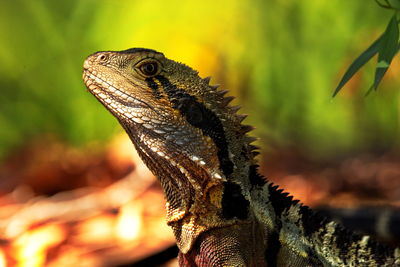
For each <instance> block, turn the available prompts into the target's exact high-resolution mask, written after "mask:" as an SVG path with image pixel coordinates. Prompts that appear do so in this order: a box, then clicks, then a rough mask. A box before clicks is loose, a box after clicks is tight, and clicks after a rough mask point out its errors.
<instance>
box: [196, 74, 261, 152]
mask: <svg viewBox="0 0 400 267" xmlns="http://www.w3.org/2000/svg"><path fill="white" fill-rule="evenodd" d="M210 80H211V77H206V78H204V79H203V81H204V82H206V83H207V84H208V86H209V87H210V88H211V89H212V90H216V89H217V88H218V85H215V86H212V85H210ZM227 93H228V90H216V91H215V94H216V95H217V96H218V97H220V98H221V100H219V102H220V104H221V106H220V107H221V108H223V109H227V110H228V112H229V113H231V114H233V115H234V116H235V117H236V119H237V121H238V123H239V124H240V126H239V127H240V129H239V132H240V133H241V134H242V135H243V136H244V142H245V143H246V144H247V145H248V147H249V151H250V153H251V155H252V156H253V157H256V156H257V155H259V154H260V152H259V151H258V150H259V147H258V146H255V145H252V144H251V143H253V142H254V141H256V140H257V138H255V137H252V136H248V135H247V133H249V132H250V131H252V130H254V127H253V126H251V125H245V124H242V122H243V121H244V119H246V118H247V116H248V115H247V114H237V112H238V111H239V110H240V108H241V107H240V106H230V105H229V104H230V103H231V102H232V100H234V99H235V97H233V96H225V95H226V94H227Z"/></svg>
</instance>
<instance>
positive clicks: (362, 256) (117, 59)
mask: <svg viewBox="0 0 400 267" xmlns="http://www.w3.org/2000/svg"><path fill="white" fill-rule="evenodd" d="M83 79H84V82H85V84H86V86H87V87H88V89H89V91H90V92H91V93H92V94H93V95H94V96H95V97H96V98H97V99H98V100H99V101H100V102H101V103H102V104H103V105H104V106H105V107H106V108H107V109H108V110H109V111H110V112H111V113H112V114H113V115H114V116H115V117H116V118H117V119H118V121H119V122H120V123H121V125H122V126H123V128H124V129H125V130H126V132H127V133H128V135H129V137H130V138H131V140H132V142H133V143H134V145H135V147H136V149H137V150H138V153H139V155H140V156H141V157H142V159H143V160H144V162H145V163H146V164H147V166H148V167H149V168H150V170H151V171H152V172H153V173H154V174H155V175H156V176H157V178H158V179H159V181H160V183H161V186H162V188H163V190H164V194H165V198H166V201H167V205H166V206H167V223H168V225H169V226H170V227H171V228H172V230H173V232H174V234H175V237H176V240H177V245H178V247H179V250H180V253H179V264H180V266H202V267H208V266H209V267H211V266H217V267H218V266H221V267H222V266H292V267H303V266H304V267H305V266H327V267H328V266H341V267H344V266H371V267H372V266H400V249H399V248H389V247H386V246H383V245H381V244H378V243H376V242H375V241H372V240H371V239H370V238H369V237H367V236H359V235H356V234H353V233H351V232H350V231H348V230H346V229H344V228H343V227H342V226H341V225H339V224H337V223H334V222H330V221H328V220H326V219H324V218H320V217H318V216H316V215H314V214H313V212H312V211H311V210H310V209H309V208H308V207H306V206H303V205H301V204H300V203H299V202H298V201H297V200H293V198H292V197H291V196H289V195H288V193H286V192H283V190H282V189H279V188H278V187H277V186H275V185H273V184H272V183H270V182H267V181H266V179H265V178H264V177H263V176H261V175H260V174H259V173H258V165H257V162H256V161H255V159H254V157H255V156H256V155H257V154H258V151H257V149H258V147H256V146H253V145H251V143H252V142H254V141H255V139H254V138H252V137H249V136H247V133H248V132H249V131H251V130H253V129H254V128H253V127H252V126H249V125H243V124H242V123H241V122H242V121H243V120H244V119H245V118H246V115H240V114H237V111H238V110H239V107H237V106H229V103H230V102H231V101H232V99H233V97H230V96H228V97H225V95H226V93H227V91H226V90H217V88H218V86H217V85H210V84H209V83H210V77H206V78H204V79H202V78H200V77H199V76H198V73H197V72H196V71H194V70H192V69H191V68H189V67H188V66H186V65H184V64H181V63H177V62H175V61H173V60H170V59H168V58H166V57H165V56H164V55H163V54H162V53H159V52H157V51H154V50H151V49H145V48H134V49H128V50H124V51H117V52H113V51H106V52H97V53H95V54H93V55H90V56H89V57H88V58H87V59H86V61H85V63H84V73H83Z"/></svg>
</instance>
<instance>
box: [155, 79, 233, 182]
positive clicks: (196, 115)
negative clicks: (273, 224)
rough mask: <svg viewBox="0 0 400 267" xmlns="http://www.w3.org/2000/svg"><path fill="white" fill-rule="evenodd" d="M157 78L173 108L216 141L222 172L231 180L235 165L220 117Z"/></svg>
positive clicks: (183, 92)
mask: <svg viewBox="0 0 400 267" xmlns="http://www.w3.org/2000/svg"><path fill="white" fill-rule="evenodd" d="M155 78H156V79H157V80H158V81H160V83H161V85H162V87H163V88H164V90H165V92H166V93H167V95H168V98H169V100H170V101H171V102H172V104H173V107H174V108H175V109H178V110H179V111H180V112H181V114H182V115H183V116H185V118H186V120H187V121H188V122H189V123H190V124H191V125H193V126H194V127H196V128H199V129H201V130H202V132H203V134H204V135H207V136H209V137H210V138H211V139H212V140H213V141H214V144H215V146H216V147H217V149H218V152H217V156H218V160H219V164H220V167H221V170H222V172H223V174H224V175H225V176H226V177H227V178H229V176H230V175H231V174H232V172H233V163H232V161H231V160H230V159H229V153H228V143H227V141H226V138H225V131H224V128H223V126H222V123H221V121H220V119H219V118H218V116H217V115H216V114H215V113H214V112H212V111H211V110H209V109H208V108H206V107H205V106H204V105H203V104H202V103H200V102H198V101H197V99H196V97H194V96H192V95H190V94H188V93H186V92H185V91H184V90H181V89H179V88H177V87H176V86H175V85H174V84H172V83H171V82H170V81H169V80H168V79H167V78H165V77H164V76H162V75H157V76H155Z"/></svg>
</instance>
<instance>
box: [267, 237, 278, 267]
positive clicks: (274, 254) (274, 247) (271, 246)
mask: <svg viewBox="0 0 400 267" xmlns="http://www.w3.org/2000/svg"><path fill="white" fill-rule="evenodd" d="M281 246H282V244H281V242H279V234H278V233H277V232H272V233H271V234H269V235H268V237H267V245H266V249H265V254H264V257H265V262H266V263H267V266H268V267H270V266H271V267H276V266H278V254H279V250H280V249H281Z"/></svg>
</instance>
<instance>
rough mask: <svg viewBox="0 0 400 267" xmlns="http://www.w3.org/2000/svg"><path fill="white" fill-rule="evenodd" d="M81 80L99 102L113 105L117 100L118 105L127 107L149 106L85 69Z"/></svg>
mask: <svg viewBox="0 0 400 267" xmlns="http://www.w3.org/2000/svg"><path fill="white" fill-rule="evenodd" d="M83 81H84V83H85V85H86V87H87V88H88V90H89V92H90V93H92V94H93V95H94V96H95V97H96V98H97V99H98V100H99V101H100V102H105V103H107V104H109V105H111V106H113V105H112V102H118V103H119V105H118V106H120V105H123V106H125V107H129V108H151V106H150V105H149V104H147V103H146V102H144V101H141V100H140V99H137V98H135V97H133V96H131V95H129V94H127V93H125V92H123V91H122V90H120V89H118V87H116V86H113V85H112V84H109V83H108V82H106V81H105V80H103V79H101V78H100V77H98V76H96V75H94V74H93V73H92V72H90V71H89V70H87V69H85V70H84V71H83ZM115 108H117V107H115Z"/></svg>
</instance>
